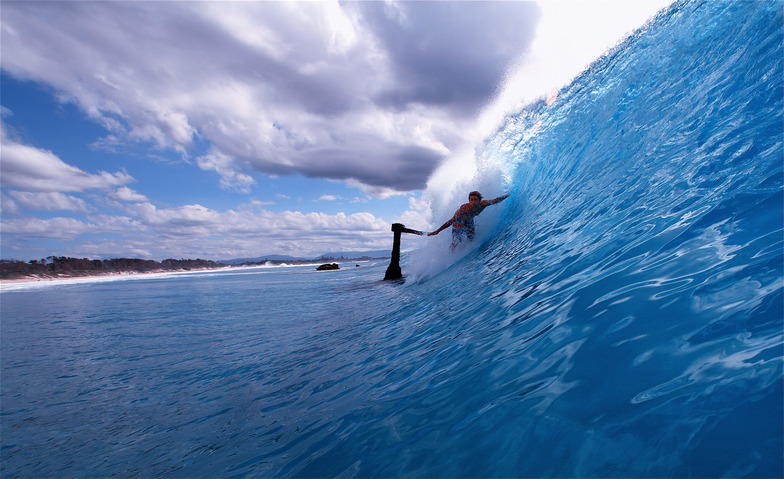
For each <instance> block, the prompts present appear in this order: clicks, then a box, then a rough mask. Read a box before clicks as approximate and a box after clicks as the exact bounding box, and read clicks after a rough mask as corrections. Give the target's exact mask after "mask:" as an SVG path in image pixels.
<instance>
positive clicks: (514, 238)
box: [0, 2, 784, 477]
mask: <svg viewBox="0 0 784 479" xmlns="http://www.w3.org/2000/svg"><path fill="white" fill-rule="evenodd" d="M782 25H783V20H782V8H781V4H780V3H765V2H737V3H730V2H705V3H685V4H678V5H676V6H675V7H674V8H673V9H672V10H670V11H669V12H668V13H667V14H665V15H662V16H660V17H659V18H657V19H656V21H654V22H652V23H651V24H649V25H648V26H647V27H646V28H645V29H644V30H643V31H640V32H638V33H637V34H636V35H635V36H634V37H632V38H631V39H630V40H629V41H627V42H626V43H625V44H623V45H621V46H620V47H619V48H618V49H616V50H615V51H613V52H612V53H611V54H609V55H608V56H606V57H605V58H603V59H601V60H600V61H598V62H597V63H596V64H594V65H593V66H592V67H591V69H590V70H589V71H587V72H586V73H585V74H583V75H581V76H580V77H579V78H577V79H576V80H575V81H574V82H573V83H572V84H570V85H569V86H568V87H566V88H564V89H563V90H562V91H561V92H560V94H559V96H558V99H557V101H556V102H555V103H554V104H553V105H552V106H547V105H546V104H545V102H544V100H542V101H541V102H539V103H535V104H533V105H530V106H529V107H528V108H526V109H525V110H523V111H521V112H520V113H519V114H518V115H516V116H514V117H510V118H509V119H508V120H507V122H506V123H505V125H504V127H503V128H502V129H501V130H500V131H499V132H497V133H496V134H495V135H493V136H492V137H490V138H488V139H487V141H486V142H485V143H484V144H483V145H482V146H481V148H480V149H479V150H478V151H477V155H478V157H479V162H478V164H479V165H480V166H481V165H500V167H501V170H502V171H503V173H504V174H503V175H495V174H492V175H487V176H486V177H481V175H480V177H478V178H477V181H478V182H479V183H480V186H481V187H483V188H484V189H487V188H491V189H492V188H496V189H499V190H500V189H505V188H508V191H510V192H511V197H510V198H509V199H508V200H507V201H506V202H504V203H502V204H500V205H497V206H494V207H492V209H491V208H488V210H487V211H486V212H485V213H483V214H482V216H480V217H479V218H478V219H477V223H478V224H479V226H480V230H481V231H480V233H481V236H482V239H481V240H480V241H477V242H476V243H475V244H474V245H473V246H472V247H471V248H468V249H463V250H461V251H459V252H458V253H457V254H455V255H447V254H446V253H445V252H444V251H445V250H446V247H445V244H444V242H448V238H447V237H444V238H441V237H437V239H434V240H432V241H429V242H428V243H424V242H422V239H416V241H420V243H418V244H420V245H422V248H421V249H419V250H418V251H413V252H410V253H409V254H407V255H405V257H404V259H403V271H404V273H405V274H406V281H405V282H404V283H395V282H383V281H380V280H381V278H383V276H384V270H385V269H386V266H387V264H386V262H383V261H379V262H369V263H361V264H360V267H359V268H357V267H356V266H355V264H354V263H351V264H344V265H342V269H341V270H340V271H328V272H316V271H314V269H313V268H312V267H288V268H279V269H269V268H268V269H257V270H246V271H239V272H235V271H221V272H212V273H202V274H188V275H178V276H166V277H159V278H145V279H142V280H136V281H112V282H91V283H84V284H68V285H47V286H45V287H38V288H19V289H18V290H16V291H8V290H3V293H2V294H0V301H2V303H1V304H0V306H2V331H1V332H2V336H1V337H0V340H1V341H2V343H1V345H2V357H1V358H0V359H1V362H2V391H1V394H2V403H1V404H2V416H0V420H1V421H2V423H1V424H0V425H1V426H2V437H1V438H0V439H1V440H2V462H1V463H0V473H2V475H3V477H73V476H85V477H106V476H120V477H161V476H171V477H254V476H255V477H270V476H277V477H334V476H346V477H781V476H782V474H783V473H784V471H783V468H784V466H783V465H782V463H783V462H784V461H783V459H782V450H783V447H784V446H783V445H782V437H783V436H784V432H783V430H782V429H783V427H782V424H784V414H783V412H782V410H783V409H784V406H783V405H782V398H783V396H784V392H783V391H782V379H783V377H784V374H782V357H783V354H782V326H783V324H782V318H783V317H784V307H783V305H782V303H783V301H784V298H783V296H782V291H783V290H784V280H783V278H784V271H783V270H784V266H783V264H784V225H783V223H784V220H783V219H782V218H784V207H783V204H784V195H783V192H784V188H782V175H783V169H784V167H783V166H782V157H783V155H784V153H783V152H784V147H783V146H782V145H783V143H782V142H783V136H784V133H782V132H783V131H784V130H783V129H782V111H784V103H783V100H782V98H784V87H783V85H782V84H783V83H784V80H782V79H783V78H784V68H782V64H783V62H784V60H783V59H784V55H782V53H783V52H782V44H783V42H784V29H783V28H782ZM481 170H482V169H481V168H480V169H479V171H481ZM495 178H502V180H496V179H495ZM445 233H446V232H445ZM390 240H391V238H390ZM408 241H413V239H412V240H408Z"/></svg>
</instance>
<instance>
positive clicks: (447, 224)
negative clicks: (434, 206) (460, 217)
mask: <svg viewBox="0 0 784 479" xmlns="http://www.w3.org/2000/svg"><path fill="white" fill-rule="evenodd" d="M453 221H454V218H453V219H451V220H449V221H447V222H446V223H444V224H442V225H441V227H440V228H438V229H437V230H435V231H433V232H431V233H428V234H427V235H428V236H433V235H437V234H438V233H440V232H442V231H444V230H445V229H447V228H449V225H451V224H452V222H453Z"/></svg>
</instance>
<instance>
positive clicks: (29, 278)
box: [0, 258, 384, 291]
mask: <svg viewBox="0 0 784 479" xmlns="http://www.w3.org/2000/svg"><path fill="white" fill-rule="evenodd" d="M374 259H384V258H361V259H359V258H357V259H351V258H343V259H340V260H329V261H330V262H333V263H334V262H338V263H363V262H367V261H372V260H374ZM322 264H324V263H323V262H321V261H313V262H311V261H308V262H305V261H292V262H284V261H280V262H279V261H267V262H266V263H262V264H239V265H223V266H221V267H218V268H195V269H170V270H167V269H155V270H150V271H132V270H129V271H95V272H93V271H73V272H70V273H60V274H57V275H52V274H40V273H37V274H29V275H23V276H17V277H13V278H0V291H2V290H3V289H4V288H3V287H8V286H29V285H36V284H38V285H42V286H43V285H47V284H52V285H54V284H56V283H65V282H72V283H81V282H90V281H96V280H97V281H101V280H105V281H111V280H121V279H142V278H150V277H155V276H170V275H179V274H199V273H209V272H220V271H235V270H236V271H241V270H249V269H265V268H282V267H301V266H317V265H322ZM315 271H316V270H315V269H314V272H315Z"/></svg>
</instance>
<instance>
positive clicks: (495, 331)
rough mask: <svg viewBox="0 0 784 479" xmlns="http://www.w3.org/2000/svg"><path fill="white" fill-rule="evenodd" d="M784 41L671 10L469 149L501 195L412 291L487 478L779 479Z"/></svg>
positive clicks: (718, 12) (740, 13)
mask: <svg viewBox="0 0 784 479" xmlns="http://www.w3.org/2000/svg"><path fill="white" fill-rule="evenodd" d="M783 31H784V28H782V6H781V3H773V2H771V3H764V2H735V3H730V2H682V3H677V4H675V5H673V6H672V7H671V8H670V9H668V10H667V11H666V12H663V13H661V14H660V15H659V16H657V17H656V18H655V19H653V20H652V21H650V22H649V23H648V24H646V26H645V27H644V28H642V29H641V30H639V31H638V32H636V33H635V34H634V35H633V36H632V37H631V38H629V39H628V40H627V41H625V42H624V43H623V44H621V45H619V46H618V47H616V48H615V49H614V50H613V51H612V52H610V53H609V54H607V55H606V56H605V57H603V58H601V59H600V60H599V61H597V62H596V63H595V64H593V65H592V66H591V67H590V68H589V69H588V70H587V71H585V72H584V73H583V74H582V75H580V76H579V77H578V78H577V79H575V81H574V82H573V83H572V84H570V85H568V87H566V88H565V89H564V90H563V91H561V92H560V95H559V97H558V100H557V102H556V103H555V104H554V105H552V106H551V107H548V106H547V105H546V104H545V103H544V101H542V102H541V103H540V104H536V105H532V106H530V107H529V108H527V109H526V110H525V111H522V112H520V113H519V114H517V115H516V116H514V117H510V118H508V119H507V121H506V123H505V124H504V126H503V127H502V128H501V129H500V130H499V131H498V133H497V134H496V135H495V136H493V137H492V138H490V139H488V140H487V142H486V144H485V145H484V146H483V148H482V150H481V153H480V155H479V156H480V160H479V163H480V164H482V163H484V164H498V163H500V164H502V165H503V167H504V168H506V169H507V170H511V171H512V172H513V173H512V175H511V178H512V179H511V182H510V184H509V188H510V190H511V197H510V198H509V199H508V200H507V201H506V202H505V203H504V207H503V213H502V214H501V215H500V217H499V219H498V222H497V224H495V227H494V228H493V230H492V231H491V232H489V233H488V234H487V236H486V237H485V240H484V242H483V244H482V245H481V246H479V247H477V248H476V249H475V250H474V251H472V252H471V253H469V254H468V255H467V256H466V257H465V258H463V259H462V260H460V261H458V262H457V263H456V264H454V265H452V266H451V267H450V268H449V269H448V270H447V271H446V272H444V273H442V274H440V275H437V276H435V277H433V278H430V279H426V280H424V281H423V283H422V284H420V285H417V287H424V288H425V289H428V290H429V289H430V288H433V290H431V291H430V292H428V294H426V295H423V296H424V297H425V298H426V299H425V300H424V302H425V303H428V304H427V306H422V308H423V310H425V311H426V312H425V313H424V314H425V315H426V316H427V317H433V316H434V315H436V314H438V313H436V312H435V310H437V309H440V311H441V314H442V315H443V318H444V323H443V324H444V327H448V328H450V329H451V330H452V331H454V338H453V342H452V343H451V344H449V347H452V348H455V349H459V350H460V351H461V353H460V354H455V355H454V356H453V358H452V359H454V362H451V361H448V360H444V361H443V363H442V365H443V367H444V370H445V371H446V370H450V368H455V369H457V370H459V371H460V372H461V373H462V374H465V375H468V376H469V377H470V381H469V383H470V385H466V386H465V387H466V389H470V390H471V392H470V393H468V392H464V393H463V394H462V395H458V397H457V398H456V400H457V401H459V402H460V403H461V404H462V406H463V407H466V408H469V409H472V413H470V414H468V415H467V416H466V417H465V418H464V420H463V422H462V423H460V424H458V425H456V426H455V428H454V431H451V432H452V433H454V432H455V431H458V430H460V429H461V428H469V427H474V428H476V429H481V427H477V424H481V425H483V426H484V427H485V430H484V431H482V433H481V434H476V435H475V436H473V437H471V438H464V439H465V443H464V444H460V445H458V444H455V447H462V448H470V447H474V448H478V449H477V454H485V455H486V457H488V458H491V459H490V460H491V461H497V462H498V463H499V464H507V466H508V467H504V468H501V469H499V470H496V471H494V473H495V474H494V475H500V476H527V477H541V476H556V477H572V476H580V477H591V476H593V477H596V476H600V477H613V476H627V477H635V476H655V477H681V476H683V477H727V476H730V477H741V476H756V477H766V476H770V477H780V476H781V475H782V472H783V471H782V397H783V396H782V326H783V324H782V318H784V314H783V312H782V301H783V300H782V286H783V284H784V283H783V281H782V276H783V275H782V268H783V266H782V265H784V256H783V255H782V248H783V243H782V237H783V234H782V225H783V223H784V210H783V209H782V205H783V204H784V196H783V195H782V174H783V173H782V164H783V162H784V148H783V147H782V132H783V131H784V128H783V127H782V125H783V123H782V112H784V108H783V107H782V98H784V90H783V89H782V78H784V72H783V71H782V59H783V58H784V54H782V40H783V39H782V32H783ZM493 208H497V207H493ZM488 211H489V210H488ZM483 219H484V217H479V218H478V220H477V221H478V222H481V221H482V220H483ZM410 268H413V269H414V270H416V269H417V267H416V265H412V266H411V267H410ZM410 268H409V269H410ZM431 283H435V285H433V284H431ZM446 298H449V299H446ZM444 301H447V302H448V306H446V307H445V306H444V305H443V302H444ZM431 308H432V309H431ZM458 358H460V359H459V360H458ZM469 364H470V366H467V365H469ZM412 373H413V371H412ZM443 439H444V440H445V441H448V436H447V437H444V438H443ZM420 460H421V458H420ZM461 467H462V466H461ZM458 470H462V469H459V468H458V469H455V470H449V474H450V475H451V474H452V473H457V471H458ZM468 470H469V471H470V472H469V473H468V475H471V474H472V473H473V474H476V475H479V476H483V475H485V474H483V470H482V469H475V470H471V469H470V468H469V469H468Z"/></svg>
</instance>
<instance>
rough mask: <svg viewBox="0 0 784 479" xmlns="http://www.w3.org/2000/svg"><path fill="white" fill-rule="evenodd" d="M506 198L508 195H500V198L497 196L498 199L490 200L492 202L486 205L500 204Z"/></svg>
mask: <svg viewBox="0 0 784 479" xmlns="http://www.w3.org/2000/svg"><path fill="white" fill-rule="evenodd" d="M507 198H509V195H508V194H506V195H502V196H499V197H498V198H495V199H492V200H490V201H488V203H490V204H491V205H494V204H496V203H500V202H502V201H504V200H505V199H507Z"/></svg>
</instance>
